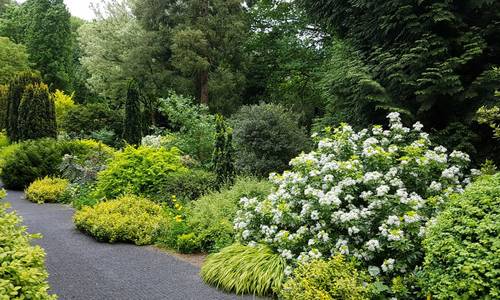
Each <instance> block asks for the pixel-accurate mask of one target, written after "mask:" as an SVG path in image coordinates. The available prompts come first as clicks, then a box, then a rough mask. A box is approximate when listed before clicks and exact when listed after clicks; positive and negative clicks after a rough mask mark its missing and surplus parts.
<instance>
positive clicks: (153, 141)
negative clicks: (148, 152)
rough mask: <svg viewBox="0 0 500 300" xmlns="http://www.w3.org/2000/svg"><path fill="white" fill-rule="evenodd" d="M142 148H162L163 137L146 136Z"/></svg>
mask: <svg viewBox="0 0 500 300" xmlns="http://www.w3.org/2000/svg"><path fill="white" fill-rule="evenodd" d="M141 144H142V146H148V147H151V148H160V147H161V146H162V136H161V135H146V136H145V137H143V138H142V141H141Z"/></svg>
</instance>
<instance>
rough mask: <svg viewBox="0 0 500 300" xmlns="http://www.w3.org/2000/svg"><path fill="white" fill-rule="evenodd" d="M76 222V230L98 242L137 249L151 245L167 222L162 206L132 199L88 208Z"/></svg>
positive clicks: (124, 197)
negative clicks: (124, 243) (125, 243)
mask: <svg viewBox="0 0 500 300" xmlns="http://www.w3.org/2000/svg"><path fill="white" fill-rule="evenodd" d="M73 220H74V223H75V225H76V228H78V229H79V230H81V231H83V232H85V233H88V234H89V235H91V236H93V237H94V238H95V239H97V240H99V241H105V242H110V243H114V242H132V243H135V244H136V245H148V244H152V243H153V242H154V240H155V233H156V231H158V230H159V229H160V227H161V226H163V225H164V224H165V222H166V221H167V220H166V218H165V216H164V213H163V209H162V208H161V206H159V205H158V204H155V203H153V202H151V201H149V200H147V199H145V198H141V197H137V196H132V195H126V196H122V197H120V198H118V199H116V200H110V201H105V202H101V203H98V204H96V205H95V206H93V207H90V206H86V207H84V208H82V209H81V210H79V211H77V212H76V214H75V216H74V217H73Z"/></svg>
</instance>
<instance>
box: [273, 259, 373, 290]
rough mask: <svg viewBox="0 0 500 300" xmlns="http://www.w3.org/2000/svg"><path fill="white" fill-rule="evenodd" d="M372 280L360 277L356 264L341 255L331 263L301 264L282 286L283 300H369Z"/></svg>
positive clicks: (330, 261) (316, 261)
mask: <svg viewBox="0 0 500 300" xmlns="http://www.w3.org/2000/svg"><path fill="white" fill-rule="evenodd" d="M369 279H370V278H369V276H367V275H366V274H362V273H359V272H358V271H357V270H356V266H355V264H354V263H353V262H346V261H345V260H344V257H343V256H341V255H337V256H334V257H333V258H331V259H330V260H328V261H324V260H315V261H312V262H309V263H305V264H301V265H300V266H299V267H298V268H296V269H295V270H294V272H293V276H292V277H291V278H290V279H288V280H287V281H286V282H285V284H284V285H283V290H282V291H281V298H282V299H283V300H314V299H325V300H327V299H332V300H333V299H352V300H362V299H370V298H369V288H368V284H367V281H368V280H369Z"/></svg>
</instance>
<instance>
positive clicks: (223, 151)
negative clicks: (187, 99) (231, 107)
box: [212, 115, 235, 185]
mask: <svg viewBox="0 0 500 300" xmlns="http://www.w3.org/2000/svg"><path fill="white" fill-rule="evenodd" d="M215 131H216V134H215V145H214V153H213V155H212V168H213V170H214V172H215V174H217V182H218V184H219V185H223V184H232V183H234V176H235V170H234V160H233V152H234V148H233V130H232V129H231V128H230V127H228V125H227V124H226V122H225V121H224V117H223V116H222V115H217V116H216V117H215Z"/></svg>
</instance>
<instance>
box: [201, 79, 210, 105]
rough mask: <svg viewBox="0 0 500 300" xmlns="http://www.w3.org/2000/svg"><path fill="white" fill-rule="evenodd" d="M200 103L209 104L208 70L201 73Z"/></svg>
mask: <svg viewBox="0 0 500 300" xmlns="http://www.w3.org/2000/svg"><path fill="white" fill-rule="evenodd" d="M200 103H201V104H205V105H207V106H208V70H206V71H203V72H202V73H201V74H200Z"/></svg>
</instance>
